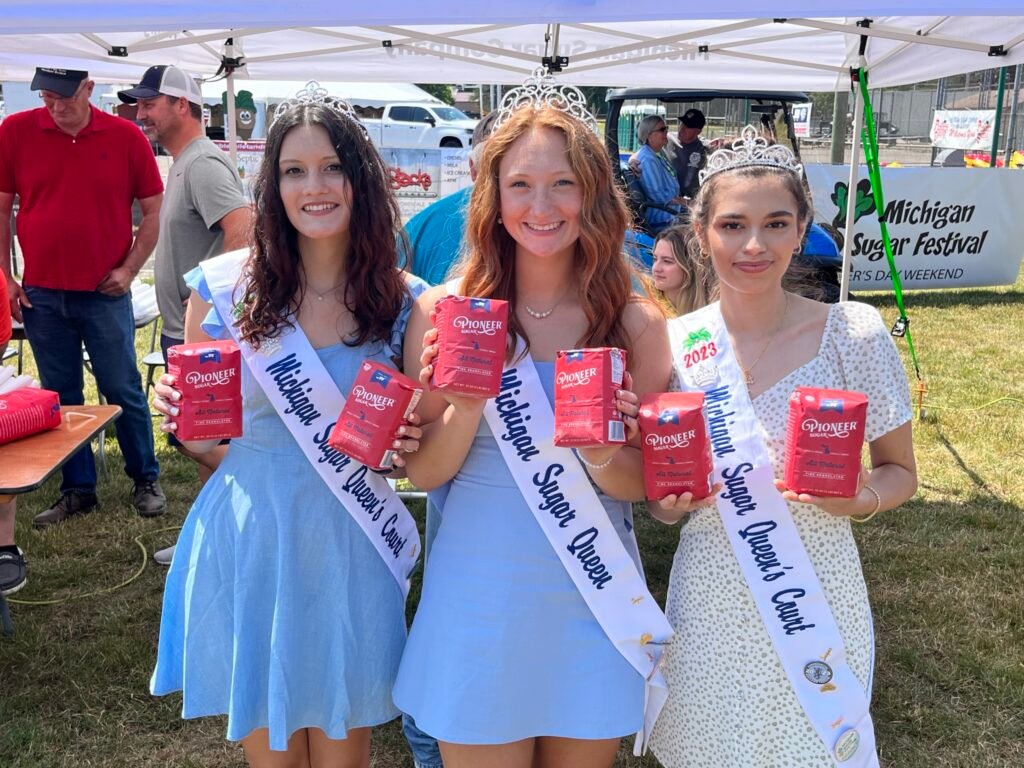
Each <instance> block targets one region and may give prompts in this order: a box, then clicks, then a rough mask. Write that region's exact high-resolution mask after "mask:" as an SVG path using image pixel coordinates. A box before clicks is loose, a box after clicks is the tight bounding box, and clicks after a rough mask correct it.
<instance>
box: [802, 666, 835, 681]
mask: <svg viewBox="0 0 1024 768" xmlns="http://www.w3.org/2000/svg"><path fill="white" fill-rule="evenodd" d="M804 677H806V678H807V679H808V680H809V681H810V682H812V683H814V684H815V685H825V683H827V682H829V681H830V680H831V679H832V667H830V666H829V665H828V664H826V663H825V662H824V661H812V662H809V663H808V664H807V666H805V667H804Z"/></svg>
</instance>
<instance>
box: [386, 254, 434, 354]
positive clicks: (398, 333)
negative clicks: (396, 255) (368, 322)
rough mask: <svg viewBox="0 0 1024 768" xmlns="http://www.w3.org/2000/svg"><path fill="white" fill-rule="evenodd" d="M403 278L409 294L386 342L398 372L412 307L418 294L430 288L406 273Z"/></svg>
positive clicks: (425, 283) (427, 284)
mask: <svg viewBox="0 0 1024 768" xmlns="http://www.w3.org/2000/svg"><path fill="white" fill-rule="evenodd" d="M403 276H404V277H405V284H406V286H407V287H408V289H409V293H408V294H407V295H406V297H405V299H404V300H403V301H402V310H401V311H400V312H399V313H398V318H397V319H396V320H395V324H394V325H393V326H391V338H390V339H389V340H388V349H389V356H390V358H391V361H392V362H393V363H394V364H395V367H396V368H397V369H398V370H399V371H401V370H402V345H403V343H404V341H405V331H406V329H407V328H408V327H409V316H410V315H411V314H412V305H413V304H414V303H415V302H416V299H418V298H419V297H420V294H422V293H423V292H424V291H425V290H427V289H428V288H429V287H430V284H429V283H427V282H425V281H424V280H421V279H420V278H418V277H416V276H415V275H413V274H411V273H409V272H406V273H405V274H404V275H403Z"/></svg>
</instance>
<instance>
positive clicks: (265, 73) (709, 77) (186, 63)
mask: <svg viewBox="0 0 1024 768" xmlns="http://www.w3.org/2000/svg"><path fill="white" fill-rule="evenodd" d="M210 5H211V6H213V5H214V4H210ZM283 5H284V4H270V3H248V4H242V3H240V2H234V1H233V0H232V1H230V2H226V3H218V4H216V7H215V8H212V7H200V4H199V3H195V2H182V3H176V4H174V5H167V4H164V3H159V2H154V1H152V0H143V1H142V2H139V1H138V0H136V2H133V3H129V2H126V1H125V0H108V2H106V3H103V4H89V5H88V6H85V5H83V4H81V3H75V2H71V1H70V0H65V1H64V2H57V3H56V7H54V5H53V4H50V5H47V6H45V11H41V10H40V8H42V7H43V6H41V5H40V4H37V3H32V4H30V3H27V2H23V0H15V1H14V2H13V3H11V2H8V3H5V5H4V12H3V15H2V17H0V80H26V79H29V78H30V77H31V75H32V71H33V68H34V67H35V66H40V65H43V66H58V67H59V66H64V67H67V68H82V69H88V70H89V71H90V73H91V74H92V75H93V76H94V77H96V78H97V79H100V80H107V81H117V82H123V81H126V80H129V81H130V80H133V79H134V78H136V77H138V74H139V73H140V71H141V69H142V68H144V67H146V66H149V65H152V64H177V65H178V66H180V67H182V68H183V69H185V70H187V71H190V72H192V73H194V74H196V75H198V76H202V77H207V78H208V77H211V76H213V75H214V74H215V73H216V72H218V70H220V68H221V65H222V63H224V57H225V56H227V57H228V58H229V59H234V60H235V61H234V62H229V63H235V64H238V65H239V66H238V67H237V68H236V70H235V75H234V76H235V78H236V79H246V78H252V79H271V80H292V81H305V80H307V79H310V78H315V79H319V80H322V81H324V80H343V81H353V80H356V81H365V82H387V81H392V82H393V81H398V80H405V81H409V80H416V81H417V82H441V83H458V82H501V83H518V82H520V81H522V79H523V78H524V77H525V76H526V75H528V74H529V73H530V72H531V71H532V70H533V69H534V68H535V67H537V66H538V65H539V64H540V63H541V59H542V57H544V56H545V55H553V54H555V53H556V52H557V55H558V56H564V57H567V59H568V61H567V63H565V64H564V66H563V67H562V69H563V71H562V74H561V75H560V77H561V79H564V80H565V81H567V82H572V83H575V84H577V85H637V86H639V85H655V86H670V85H672V86H686V85H690V84H693V85H694V86H699V87H705V88H760V89H788V90H807V91H829V90H837V89H845V88H846V87H847V83H848V80H847V72H848V68H849V67H850V66H856V65H857V64H858V41H859V38H860V35H862V34H863V35H867V36H868V38H869V39H868V44H867V47H866V50H865V61H866V65H867V67H868V69H869V71H870V72H871V82H872V85H873V86H877V87H883V86H889V85H900V84H905V83H911V82H917V81H921V80H926V79H931V78H935V77H940V76H943V75H952V74H957V73H962V72H968V71H972V70H978V69H985V68H988V67H992V66H999V65H1009V64H1017V63H1021V62H1024V15H1017V16H1011V15H1009V14H1011V13H1016V14H1021V13H1022V12H1024V9H1022V8H1021V6H1020V4H1019V0H988V2H987V3H985V4H984V5H982V6H980V7H970V6H969V5H968V4H967V3H966V2H963V0H961V2H952V1H951V0H942V1H939V2H925V3H914V2H906V0H904V2H896V3H893V4H891V5H889V6H888V7H887V8H886V9H885V12H886V13H887V14H892V13H901V12H909V13H915V14H923V13H931V14H933V15H928V16H925V15H914V16H896V15H886V16H877V17H872V16H870V14H871V13H872V12H873V11H875V10H881V9H880V8H879V5H880V4H879V3H876V2H874V1H873V0H872V1H871V2H867V3H851V2H847V3H841V4H840V5H838V6H833V7H832V8H830V11H831V12H833V13H836V14H840V13H841V14H845V15H843V16H838V15H837V16H835V17H831V18H819V17H809V16H807V15H806V14H807V13H808V12H812V13H813V11H815V10H818V9H819V8H820V6H817V4H812V3H811V2H805V1H803V0H784V1H783V2H781V3H776V4H774V5H773V7H772V9H771V10H772V13H773V14H775V16H773V17H771V18H765V17H763V16H759V15H757V13H756V12H757V11H759V10H761V8H760V7H758V5H757V4H756V3H752V2H749V1H748V2H740V1H738V0H725V1H724V2H721V3H717V4H715V6H714V7H713V8H712V9H711V10H710V11H709V10H707V9H706V8H702V9H698V10H688V9H686V8H668V7H666V6H660V7H659V8H657V9H654V10H651V11H637V10H636V9H634V8H632V7H625V6H622V5H621V4H620V5H618V6H615V5H613V4H612V3H611V2H607V1H606V0H591V1H590V2H583V1H582V0H563V1H562V2H558V3H549V2H541V1H540V0H526V1H525V2H522V3H519V4H517V5H516V7H515V8H514V9H509V8H507V7H501V8H495V9H494V10H488V9H486V8H480V9H470V10H469V11H468V12H467V13H463V11H462V10H461V9H460V10H459V11H458V12H457V14H456V11H455V10H454V9H452V8H448V7H447V6H445V7H437V8H434V7H432V6H437V5H439V4H437V3H422V2H421V3H412V2H408V0H399V2H393V3H390V4H388V5H387V8H386V9H384V8H381V9H374V10H373V13H371V12H370V11H368V10H365V9H362V8H351V9H342V8H339V5H340V4H337V3H327V2H323V0H317V1H316V2H309V3H303V4H301V13H302V18H296V17H295V13H296V12H295V10H294V9H292V8H285V7H282V6H283ZM501 5H502V6H505V5H509V4H501ZM86 8H87V9H88V11H89V13H88V14H87V13H85V12H84V9H86ZM955 13H962V14H971V15H961V16H954V15H949V14H955ZM709 14H713V15H714V16H715V17H716V18H714V19H709V18H695V17H703V16H706V15H709ZM863 14H868V15H867V16H866V18H870V19H871V21H870V23H869V24H868V25H866V26H858V23H863V22H862V20H863V19H864V18H865V16H864V15H863ZM455 15H458V16H460V17H461V18H460V20H459V22H458V23H455V22H454V21H453V19H452V16H455ZM688 17H689V18H688ZM465 19H468V20H465ZM427 20H429V21H433V22H445V23H431V24H427V25H424V24H423V23H422V22H424V21H427ZM546 21H552V22H558V26H557V27H550V26H548V25H546V24H544V23H537V22H546ZM339 23H344V24H346V26H332V25H335V24H339ZM298 25H301V26H298ZM314 25H315V26H314ZM552 29H557V33H556V34H555V35H554V38H555V39H549V40H547V41H546V37H548V38H550V37H551V35H550V34H549V33H550V32H551V31H552ZM41 30H46V32H45V33H43V32H41ZM229 39H230V40H231V41H232V42H233V47H230V51H228V50H227V48H228V47H227V46H225V43H226V41H227V40H229ZM556 43H557V48H556ZM915 43H919V44H918V45H915ZM239 87H240V86H239Z"/></svg>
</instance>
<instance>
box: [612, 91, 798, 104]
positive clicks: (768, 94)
mask: <svg viewBox="0 0 1024 768" xmlns="http://www.w3.org/2000/svg"><path fill="white" fill-rule="evenodd" d="M632 99H657V100H658V101H667V102H685V101H711V100H712V99H748V100H750V101H784V102H797V103H800V102H804V101H808V100H809V99H810V97H809V96H808V95H807V94H806V93H801V92H800V91H744V90H736V91H722V90H713V89H695V88H609V89H608V94H607V96H605V101H627V100H632Z"/></svg>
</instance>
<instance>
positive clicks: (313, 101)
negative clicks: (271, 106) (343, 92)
mask: <svg viewBox="0 0 1024 768" xmlns="http://www.w3.org/2000/svg"><path fill="white" fill-rule="evenodd" d="M304 106H324V107H327V108H328V109H330V110H332V111H334V112H337V113H338V114H339V115H341V116H342V117H345V118H347V119H349V120H351V121H352V122H353V123H355V124H356V125H358V126H359V128H360V130H362V132H363V134H364V135H367V136H368V135H369V134H368V133H367V131H366V126H365V125H363V124H362V123H361V122H360V121H359V116H358V115H356V113H355V110H354V109H352V105H351V104H349V103H348V102H347V101H345V100H344V99H341V98H338V97H336V96H331V95H330V94H329V93H327V89H326V88H324V87H323V86H322V85H320V83H318V82H317V81H316V80H310V81H309V82H308V83H306V87H305V88H303V89H302V90H301V91H299V92H298V93H296V94H295V95H294V96H292V97H291V98H290V99H285V100H284V101H282V102H281V103H280V104H278V105H277V108H276V109H275V110H274V119H273V121H271V125H273V124H274V123H275V122H277V120H278V118H280V117H281V116H283V115H286V114H288V112H289V111H291V110H293V109H296V108H298V107H304Z"/></svg>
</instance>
